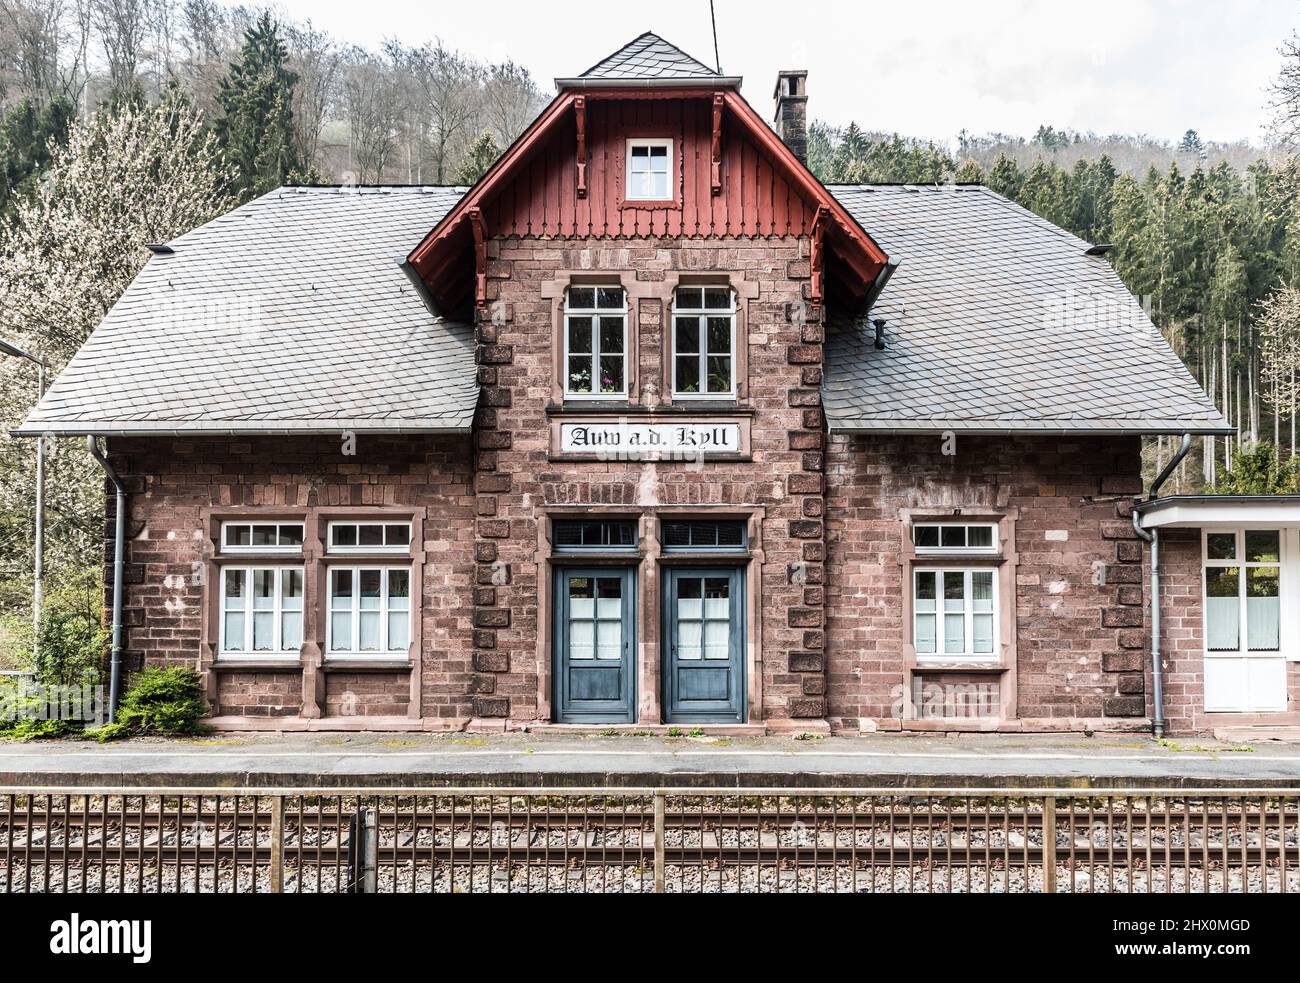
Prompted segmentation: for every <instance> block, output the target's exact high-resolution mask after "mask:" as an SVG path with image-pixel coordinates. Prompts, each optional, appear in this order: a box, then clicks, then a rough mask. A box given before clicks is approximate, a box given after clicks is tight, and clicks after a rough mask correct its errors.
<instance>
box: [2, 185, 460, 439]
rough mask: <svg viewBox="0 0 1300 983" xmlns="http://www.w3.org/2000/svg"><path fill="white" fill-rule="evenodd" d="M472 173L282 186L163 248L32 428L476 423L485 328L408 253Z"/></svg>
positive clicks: (437, 426)
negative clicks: (423, 279)
mask: <svg viewBox="0 0 1300 983" xmlns="http://www.w3.org/2000/svg"><path fill="white" fill-rule="evenodd" d="M464 191H465V189H464V188H423V189H422V188H364V189H356V188H350V189H340V188H282V189H280V190H278V191H273V192H271V193H270V194H267V195H264V196H262V197H261V198H258V199H256V200H254V201H252V202H249V203H248V204H246V205H244V206H242V207H240V208H237V209H235V210H234V211H232V212H230V213H228V214H226V215H223V216H221V217H220V218H217V219H214V220H213V221H211V222H209V223H207V224H206V225H203V226H201V227H200V228H198V229H195V230H194V231H192V232H189V233H187V234H186V235H183V236H181V237H179V238H178V239H176V240H174V241H173V242H172V243H171V245H172V247H173V248H174V250H175V252H174V253H173V254H172V255H161V256H153V257H151V258H150V260H149V263H148V264H147V265H146V266H145V268H144V269H143V270H142V271H141V272H140V274H139V276H137V277H136V278H135V280H134V281H133V282H132V283H131V285H130V286H129V287H128V288H127V290H126V292H125V293H124V294H123V295H122V297H121V298H120V299H119V300H118V302H117V304H116V305H114V307H113V309H112V310H111V311H109V313H108V315H107V316H106V317H105V318H104V320H103V322H102V323H101V324H100V325H99V327H97V328H96V329H95V331H94V332H93V333H92V334H91V336H90V339H89V340H88V341H87V342H86V343H85V345H84V346H82V348H81V350H80V351H79V352H78V353H77V354H76V356H75V357H74V358H73V359H72V361H71V363H70V364H69V365H68V366H67V368H65V369H64V371H63V372H62V373H60V375H59V377H58V378H57V379H56V380H55V382H54V384H53V385H52V386H51V388H50V391H49V393H48V394H47V395H46V397H45V399H44V400H42V401H41V403H40V405H39V406H37V407H36V408H35V409H34V410H33V412H32V414H31V415H30V416H29V417H28V419H27V421H26V422H25V423H24V425H23V427H22V428H21V430H20V431H19V432H21V433H43V432H53V433H76V434H84V433H121V432H140V433H147V432H170V431H188V432H199V431H215V432H224V431H239V432H256V431H259V430H286V431H289V430H294V431H303V430H315V431H333V430H341V429H354V430H370V431H376V430H383V431H392V430H410V431H420V430H423V431H431V430H453V431H465V430H468V429H469V426H470V422H471V420H472V418H473V414H474V406H475V403H476V401H477V398H478V386H477V382H476V377H475V363H474V332H473V328H472V327H471V326H470V325H466V324H455V323H450V322H447V321H441V322H440V321H436V320H435V319H434V318H433V316H432V315H431V314H430V313H429V312H428V310H427V309H426V308H425V307H424V304H423V303H422V302H421V301H420V299H419V297H418V295H417V294H416V292H415V290H414V288H413V287H412V285H411V283H410V281H409V280H407V278H406V275H405V274H404V273H403V272H402V271H401V269H400V268H399V267H398V265H397V259H398V258H399V257H401V256H405V255H406V253H407V251H408V250H409V249H410V248H411V244H412V243H414V242H419V241H420V238H421V237H422V236H424V235H425V234H426V233H427V232H428V231H429V229H431V228H433V226H434V225H435V224H436V223H437V222H438V220H439V219H440V218H442V216H443V215H444V214H446V212H447V211H448V210H449V209H450V208H451V206H452V205H453V204H454V203H455V202H456V201H457V200H459V198H460V197H461V195H462V194H464Z"/></svg>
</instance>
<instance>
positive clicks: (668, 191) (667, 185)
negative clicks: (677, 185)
mask: <svg viewBox="0 0 1300 983" xmlns="http://www.w3.org/2000/svg"><path fill="white" fill-rule="evenodd" d="M672 155H673V142H672V140H629V141H628V142H627V200H628V201H671V200H672V199H673V188H672V173H673V165H672Z"/></svg>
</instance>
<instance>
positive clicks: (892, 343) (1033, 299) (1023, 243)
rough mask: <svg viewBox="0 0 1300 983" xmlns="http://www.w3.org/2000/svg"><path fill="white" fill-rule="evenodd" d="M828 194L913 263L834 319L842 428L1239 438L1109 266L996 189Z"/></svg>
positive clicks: (831, 366) (828, 393)
mask: <svg viewBox="0 0 1300 983" xmlns="http://www.w3.org/2000/svg"><path fill="white" fill-rule="evenodd" d="M830 191H831V193H832V194H834V195H835V197H836V198H838V199H839V200H840V201H841V202H842V203H843V204H844V206H845V207H846V208H847V209H848V210H849V212H850V213H852V215H853V216H854V217H855V218H856V219H857V220H858V221H859V222H860V223H861V224H862V226H863V227H864V228H865V229H867V230H868V231H869V232H870V233H871V235H872V237H873V238H875V239H876V241H877V242H879V243H880V244H881V246H882V247H883V248H884V249H885V251H886V252H887V253H888V254H889V258H890V261H891V262H892V263H898V264H899V266H898V268H897V270H896V271H895V272H894V274H893V277H892V279H891V280H890V281H889V283H888V285H887V286H886V287H885V289H884V291H883V292H882V294H881V296H880V298H879V299H878V300H877V302H876V304H875V306H874V308H873V310H872V312H871V317H873V318H875V317H883V318H884V319H885V320H886V321H887V326H886V329H885V342H886V347H885V350H884V351H877V350H876V348H875V346H874V341H875V337H874V330H873V328H872V327H871V325H870V324H869V323H867V322H865V321H864V322H860V323H857V324H852V323H848V324H844V323H841V324H838V325H836V324H832V325H831V326H830V330H829V332H828V338H827V352H826V374H825V378H824V382H823V398H824V402H825V408H826V415H827V419H828V422H829V425H830V427H831V429H832V430H835V431H871V432H905V433H910V432H936V431H945V430H953V431H961V430H967V431H975V430H982V431H1024V432H1039V433H1041V432H1076V433H1085V432H1141V433H1182V432H1192V433H1213V432H1225V431H1226V432H1231V429H1230V428H1229V427H1228V426H1227V421H1226V420H1224V418H1223V416H1222V414H1220V413H1219V412H1218V410H1216V409H1215V408H1214V406H1213V404H1212V403H1211V402H1210V400H1209V399H1208V398H1207V397H1206V395H1205V394H1204V392H1202V390H1201V388H1200V386H1199V385H1198V384H1197V383H1196V381H1195V380H1194V379H1193V378H1192V376H1191V374H1190V373H1189V372H1188V371H1187V369H1186V368H1185V367H1184V365H1183V363H1182V362H1181V361H1180V360H1179V358H1178V356H1177V355H1175V354H1174V352H1173V350H1172V349H1171V348H1170V347H1169V345H1168V344H1167V343H1166V342H1165V340H1164V338H1163V337H1161V335H1160V332H1159V330H1158V329H1157V328H1156V327H1155V325H1154V324H1152V322H1151V320H1150V318H1148V317H1147V315H1146V313H1145V312H1144V311H1143V310H1142V308H1141V306H1140V305H1139V304H1138V302H1137V300H1136V299H1135V298H1134V297H1133V295H1132V294H1130V293H1129V292H1128V290H1127V289H1126V288H1125V286H1124V284H1123V283H1122V282H1121V281H1120V279H1119V277H1118V276H1117V275H1116V273H1115V271H1114V270H1113V269H1112V268H1111V265H1110V263H1109V262H1108V261H1107V260H1106V259H1104V258H1102V257H1091V256H1087V255H1085V250H1087V249H1088V247H1089V244H1088V243H1086V242H1084V241H1083V240H1081V239H1079V238H1077V237H1075V236H1073V235H1071V234H1070V233H1068V232H1066V231H1064V230H1063V229H1060V228H1058V227H1057V226H1055V225H1052V224H1051V223H1050V222H1047V221H1045V220H1043V219H1041V218H1038V217H1037V216H1035V215H1034V214H1032V213H1031V212H1028V211H1026V210H1025V209H1023V208H1021V207H1019V206H1018V205H1015V204H1013V203H1012V202H1010V201H1008V200H1007V199H1005V198H1003V197H1002V196H1000V195H998V194H995V193H994V192H992V191H990V190H989V189H987V188H983V187H975V186H960V187H951V186H949V187H933V186H927V187H914V186H907V187H904V186H885V185H862V186H857V185H838V186H831V188H830Z"/></svg>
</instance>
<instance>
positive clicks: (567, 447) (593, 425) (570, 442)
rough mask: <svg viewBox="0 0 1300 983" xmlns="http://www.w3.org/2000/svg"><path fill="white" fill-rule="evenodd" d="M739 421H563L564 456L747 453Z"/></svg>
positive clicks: (664, 457)
mask: <svg viewBox="0 0 1300 983" xmlns="http://www.w3.org/2000/svg"><path fill="white" fill-rule="evenodd" d="M744 437H745V434H744V433H743V432H742V428H741V425H740V423H739V422H738V421H736V420H720V421H712V420H710V421H707V422H673V423H630V422H627V421H625V420H610V421H608V422H606V421H597V422H593V421H583V422H573V423H569V422H565V423H561V424H560V428H559V440H558V445H559V446H558V448H557V450H558V452H559V454H560V455H561V456H571V457H594V458H598V459H601V460H615V461H700V460H708V459H709V458H718V457H736V456H737V455H740V454H743V453H746V452H747V450H748V448H747V447H746V446H745V444H746V443H747V441H745V439H744Z"/></svg>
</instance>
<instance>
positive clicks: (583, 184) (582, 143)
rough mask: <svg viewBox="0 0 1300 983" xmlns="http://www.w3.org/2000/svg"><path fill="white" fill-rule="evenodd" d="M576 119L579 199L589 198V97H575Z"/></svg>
mask: <svg viewBox="0 0 1300 983" xmlns="http://www.w3.org/2000/svg"><path fill="white" fill-rule="evenodd" d="M573 113H574V118H575V119H576V120H577V123H578V197H579V198H586V197H587V97H586V96H575V97H574V100H573Z"/></svg>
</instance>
